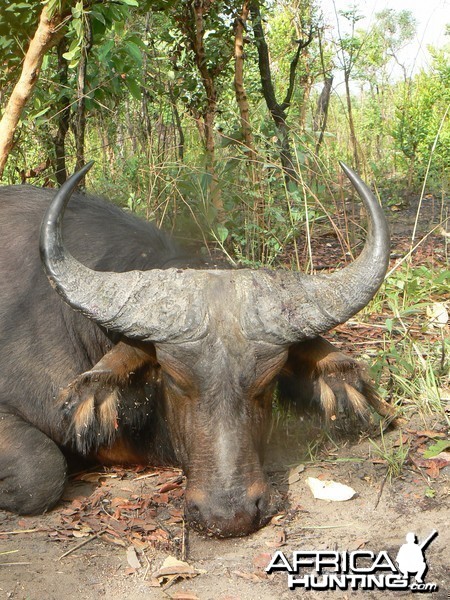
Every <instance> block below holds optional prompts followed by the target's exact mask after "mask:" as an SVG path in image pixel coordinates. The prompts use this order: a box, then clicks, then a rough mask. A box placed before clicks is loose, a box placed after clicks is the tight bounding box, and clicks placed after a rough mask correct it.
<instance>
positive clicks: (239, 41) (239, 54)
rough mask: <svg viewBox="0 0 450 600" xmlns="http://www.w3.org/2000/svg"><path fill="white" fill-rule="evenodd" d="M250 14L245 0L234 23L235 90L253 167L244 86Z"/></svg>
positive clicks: (253, 146) (254, 157)
mask: <svg viewBox="0 0 450 600" xmlns="http://www.w3.org/2000/svg"><path fill="white" fill-rule="evenodd" d="M248 14H249V0H244V3H243V6H242V11H241V14H240V15H239V16H237V17H236V19H235V22H234V89H235V93H236V102H237V105H238V107H239V114H240V119H241V130H242V136H243V139H244V144H245V145H246V147H247V148H248V151H247V154H248V159H249V161H250V163H251V164H252V165H254V163H255V162H256V152H255V145H254V142H253V134H252V128H251V125H250V108H249V104H248V98H247V93H246V91H245V86H244V60H245V56H244V32H245V29H246V25H247V19H248Z"/></svg>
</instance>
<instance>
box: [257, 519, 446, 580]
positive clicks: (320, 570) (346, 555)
mask: <svg viewBox="0 0 450 600" xmlns="http://www.w3.org/2000/svg"><path fill="white" fill-rule="evenodd" d="M437 535H438V532H437V531H436V530H433V531H432V532H431V533H430V535H428V537H426V538H425V539H424V540H423V541H422V542H418V541H417V538H416V534H415V533H413V532H409V533H408V534H407V535H406V543H405V544H403V545H402V546H401V547H400V549H399V551H398V553H397V556H396V559H395V560H393V559H392V558H391V556H390V555H389V553H388V552H387V551H386V550H382V551H381V552H378V554H376V553H375V552H372V551H370V550H356V551H354V552H336V551H331V550H298V551H294V552H292V557H290V560H289V559H288V558H287V556H286V555H285V554H284V553H283V552H282V551H281V550H277V551H276V552H275V554H274V555H273V556H272V559H271V561H270V563H269V565H268V566H267V567H266V571H267V573H273V572H274V571H285V572H287V573H288V587H289V588H290V589H291V590H293V589H296V588H303V589H305V590H336V589H341V590H348V589H351V590H357V589H361V590H374V589H379V590H409V591H410V592H436V591H438V589H439V587H438V585H437V584H436V583H426V582H425V581H424V577H425V575H426V573H427V570H428V565H427V562H426V560H425V549H426V548H427V547H428V546H429V544H430V543H431V542H432V541H433V540H434V538H435V537H436V536H437ZM411 575H414V581H412V582H411V583H410V576H411Z"/></svg>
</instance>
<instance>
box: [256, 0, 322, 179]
mask: <svg viewBox="0 0 450 600" xmlns="http://www.w3.org/2000/svg"><path fill="white" fill-rule="evenodd" d="M249 6H250V12H251V16H252V24H253V31H254V34H255V43H256V48H257V50H258V66H259V74H260V78H261V86H262V90H263V95H264V99H265V101H266V104H267V108H268V109H269V111H270V114H271V115H272V118H273V120H274V123H275V126H276V129H277V135H278V144H279V147H280V159H281V166H282V168H283V171H284V174H285V177H286V183H289V182H293V183H294V184H297V182H298V175H297V170H296V168H295V165H294V161H293V158H292V151H291V142H290V132H289V126H288V124H287V123H286V118H287V114H286V110H287V109H288V108H289V106H290V104H291V99H292V94H293V92H294V86H295V73H296V69H297V65H298V62H299V58H300V55H301V52H302V50H303V49H304V48H306V46H308V44H310V43H311V41H312V38H313V32H312V30H310V32H309V35H308V38H307V40H305V41H304V42H300V41H299V42H298V48H297V51H296V53H295V55H294V58H293V59H292V60H291V64H290V67H289V86H288V90H287V92H286V97H285V99H284V101H283V102H282V103H281V104H280V103H279V102H278V101H277V98H276V95H275V88H274V85H273V81H272V73H271V70H270V58H269V48H268V46H267V42H266V38H265V35H264V29H263V26H262V18H261V11H260V8H259V0H250V3H249Z"/></svg>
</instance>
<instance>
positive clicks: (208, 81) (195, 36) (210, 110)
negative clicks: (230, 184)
mask: <svg viewBox="0 0 450 600" xmlns="http://www.w3.org/2000/svg"><path fill="white" fill-rule="evenodd" d="M208 7H209V3H208V2H203V1H202V0H194V2H193V3H192V10H193V16H194V27H193V32H192V36H191V43H192V49H193V51H194V55H195V62H196V65H197V68H198V70H199V72H200V75H201V78H202V83H203V87H204V89H205V93H206V107H205V110H204V112H203V122H204V132H205V151H206V171H207V173H208V174H209V175H210V176H211V185H210V191H211V202H212V204H213V206H214V207H215V208H216V210H217V220H218V221H219V222H223V221H224V220H225V214H224V207H223V201H222V196H221V193H220V188H219V179H218V177H217V173H216V160H215V141H214V121H215V117H216V110H217V90H216V85H215V81H214V76H213V74H212V73H211V72H210V70H209V69H208V65H207V61H206V51H205V45H204V35H205V25H204V18H203V17H204V13H205V11H206V10H207V9H208Z"/></svg>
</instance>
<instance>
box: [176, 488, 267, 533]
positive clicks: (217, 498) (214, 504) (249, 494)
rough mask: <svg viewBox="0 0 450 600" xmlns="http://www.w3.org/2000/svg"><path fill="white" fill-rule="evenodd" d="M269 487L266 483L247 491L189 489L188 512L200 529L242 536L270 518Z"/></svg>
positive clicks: (189, 521)
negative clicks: (209, 491)
mask: <svg viewBox="0 0 450 600" xmlns="http://www.w3.org/2000/svg"><path fill="white" fill-rule="evenodd" d="M268 509H269V490H268V487H267V485H266V484H264V485H260V486H257V489H251V488H250V489H249V490H246V491H243V490H241V491H239V490H233V491H227V492H222V493H220V494H217V493H213V494H211V493H206V492H202V491H199V490H189V489H188V490H187V491H186V504H185V514H186V520H187V521H188V523H189V524H190V525H191V526H192V527H193V528H194V529H197V530H199V531H203V532H206V533H210V534H213V535H216V536H218V537H237V536H243V535H247V534H249V533H251V532H252V531H255V530H256V529H259V527H262V525H264V523H266V522H267V520H268V518H269V510H268Z"/></svg>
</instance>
